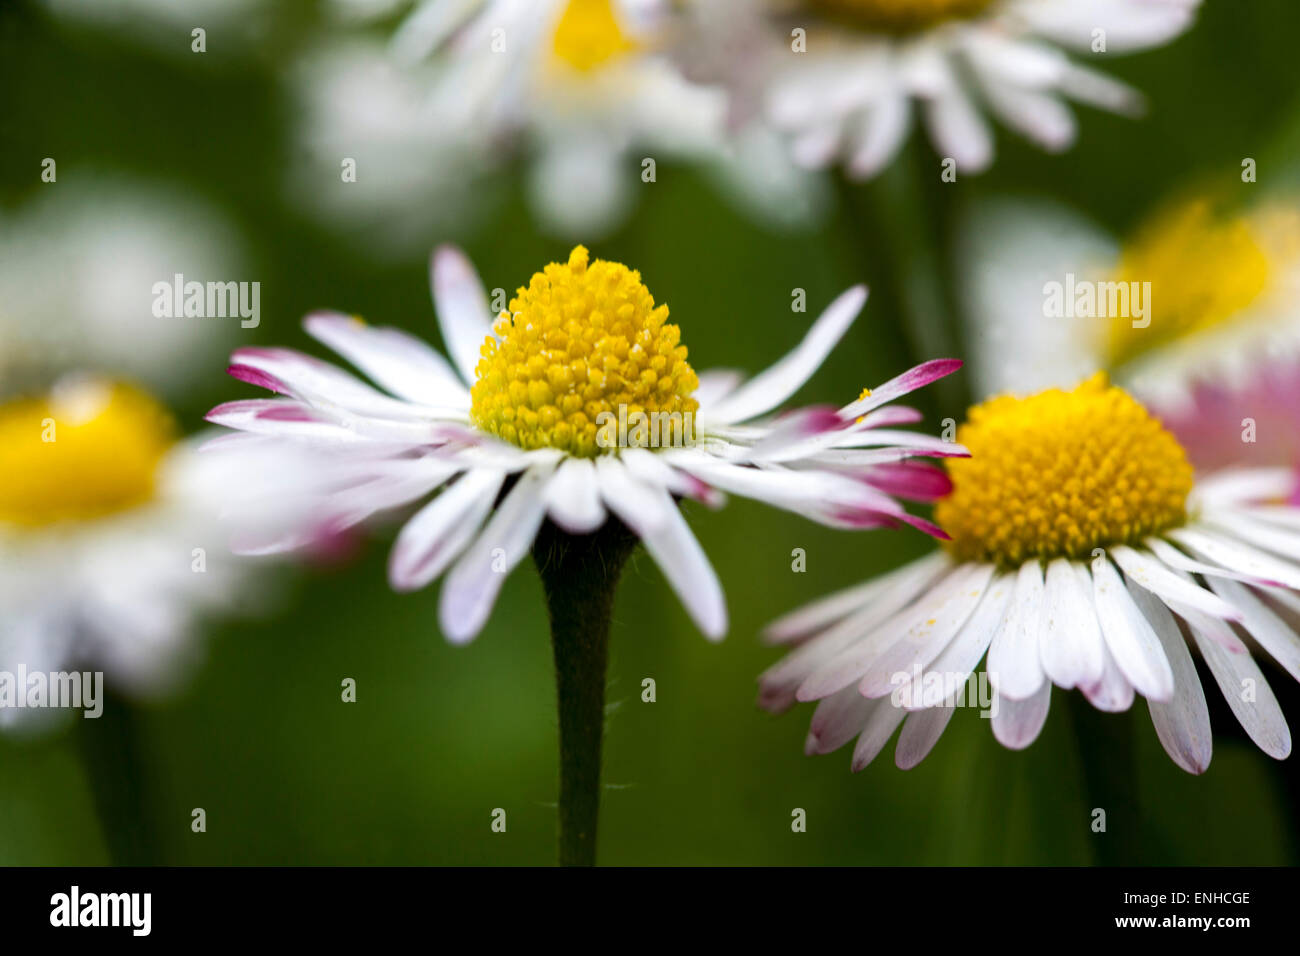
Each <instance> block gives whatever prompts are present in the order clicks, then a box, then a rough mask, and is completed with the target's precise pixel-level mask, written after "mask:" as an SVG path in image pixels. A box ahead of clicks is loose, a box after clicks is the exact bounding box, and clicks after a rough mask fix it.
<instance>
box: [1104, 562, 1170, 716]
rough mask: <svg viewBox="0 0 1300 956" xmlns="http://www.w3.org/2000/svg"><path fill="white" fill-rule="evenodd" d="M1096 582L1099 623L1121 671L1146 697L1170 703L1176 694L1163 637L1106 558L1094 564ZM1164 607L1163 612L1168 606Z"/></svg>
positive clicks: (1162, 607)
mask: <svg viewBox="0 0 1300 956" xmlns="http://www.w3.org/2000/svg"><path fill="white" fill-rule="evenodd" d="M1092 581H1093V601H1094V602H1095V604H1096V608H1097V621H1098V623H1100V624H1101V633H1102V636H1103V637H1105V639H1106V647H1107V649H1108V650H1109V651H1110V653H1111V655H1112V656H1113V657H1114V658H1115V663H1116V665H1117V666H1118V667H1119V669H1120V672H1121V673H1122V674H1123V675H1124V676H1125V677H1126V678H1127V679H1128V681H1129V683H1131V684H1132V685H1133V686H1134V688H1136V689H1137V691H1138V692H1139V693H1140V694H1142V695H1143V696H1144V697H1147V698H1148V699H1154V700H1161V701H1167V700H1169V699H1170V698H1171V697H1172V696H1173V693H1174V674H1173V671H1172V670H1170V666H1169V661H1168V660H1166V659H1165V655H1164V652H1163V651H1162V650H1161V647H1160V639H1159V637H1158V636H1157V635H1156V632H1155V631H1154V630H1153V629H1152V625H1151V624H1150V622H1148V621H1147V619H1146V618H1145V617H1144V616H1143V615H1142V612H1141V611H1139V610H1138V606H1137V605H1136V604H1134V603H1133V598H1132V597H1130V596H1129V592H1128V589H1127V588H1126V587H1125V586H1124V582H1123V581H1121V580H1120V577H1119V573H1118V572H1117V571H1116V570H1115V567H1114V565H1112V564H1111V563H1110V562H1109V561H1108V560H1106V559H1105V558H1104V557H1103V558H1099V559H1098V560H1096V561H1094V562H1093V565H1092ZM1157 603H1159V602H1157ZM1160 606H1161V609H1162V610H1163V609H1164V605H1163V604H1161V605H1160Z"/></svg>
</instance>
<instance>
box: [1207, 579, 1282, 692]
mask: <svg viewBox="0 0 1300 956" xmlns="http://www.w3.org/2000/svg"><path fill="white" fill-rule="evenodd" d="M1207 580H1208V583H1209V585H1210V587H1212V588H1214V590H1215V592H1216V593H1218V594H1219V596H1221V597H1222V598H1223V599H1224V600H1226V601H1231V602H1232V603H1233V605H1234V606H1235V607H1237V608H1239V609H1240V610H1241V615H1242V616H1241V626H1242V627H1244V628H1245V629H1246V633H1248V634H1249V635H1250V636H1251V637H1253V638H1254V639H1255V640H1256V642H1258V644H1259V646H1260V647H1262V648H1264V650H1266V651H1268V653H1269V655H1270V656H1271V657H1272V658H1273V660H1275V661H1277V662H1278V664H1280V665H1281V666H1282V668H1283V669H1284V670H1285V671H1286V672H1287V673H1288V674H1290V675H1291V676H1292V677H1294V678H1295V679H1296V680H1300V636H1297V635H1296V633H1295V632H1294V631H1293V630H1291V628H1290V627H1289V626H1288V625H1287V623H1286V622H1285V621H1283V620H1282V619H1281V618H1280V617H1278V616H1277V615H1276V614H1275V613H1273V610H1272V609H1271V608H1269V607H1268V606H1267V605H1265V604H1264V602H1263V601H1261V600H1260V599H1259V598H1258V597H1256V596H1255V594H1254V592H1252V591H1251V590H1250V589H1249V588H1247V587H1244V586H1242V585H1240V584H1238V583H1237V582H1235V581H1227V580H1224V579H1223V578H1209V579H1207Z"/></svg>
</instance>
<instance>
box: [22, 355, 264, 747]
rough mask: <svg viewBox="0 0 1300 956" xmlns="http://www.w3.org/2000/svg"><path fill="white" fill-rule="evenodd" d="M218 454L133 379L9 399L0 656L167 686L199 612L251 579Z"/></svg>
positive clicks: (224, 601) (135, 684)
mask: <svg viewBox="0 0 1300 956" xmlns="http://www.w3.org/2000/svg"><path fill="white" fill-rule="evenodd" d="M248 461H249V459H248V458H247V456H243V455H239V456H233V457H231V458H229V459H227V460H226V462H225V465H229V466H230V467H231V469H232V470H233V472H238V471H239V470H241V469H242V468H243V467H245V466H246V465H247V464H248ZM214 465H215V463H214V462H213V461H212V460H209V459H207V458H206V457H205V456H202V455H200V454H198V452H197V449H196V447H195V445H194V443H193V442H191V441H185V440H179V439H178V438H177V434H176V429H175V424H174V422H173V421H172V419H171V417H170V416H169V415H168V413H167V412H166V411H165V410H164V409H163V407H162V406H161V405H159V404H158V403H157V402H156V401H154V399H152V398H151V397H150V396H148V395H147V394H146V393H144V392H142V391H140V390H139V389H137V388H135V387H134V386H131V385H127V384H123V383H119V382H109V381H106V380H102V379H96V378H89V377H75V378H71V377H65V378H64V379H62V380H60V382H59V383H58V384H57V385H56V386H55V387H54V389H53V390H51V391H49V392H48V393H46V394H42V395H37V396H34V397H26V398H12V399H9V400H6V401H3V402H0V472H3V474H4V475H5V480H4V482H3V483H0V667H3V668H4V669H5V670H8V671H9V672H11V673H12V672H13V671H14V670H15V668H16V667H18V666H22V667H25V668H26V670H27V672H28V673H36V672H43V673H47V674H48V673H50V672H55V671H62V670H64V669H66V668H75V669H81V668H90V669H92V670H102V671H103V672H104V673H105V675H106V677H107V679H108V681H109V682H110V683H112V684H114V685H116V686H117V687H119V688H120V689H123V690H125V691H127V692H132V693H157V692H160V691H165V690H168V689H170V687H171V686H172V685H173V684H174V683H175V682H176V680H177V678H179V677H180V676H181V675H182V673H183V672H184V671H185V669H186V665H188V664H190V663H192V661H193V658H194V657H195V656H196V652H197V650H198V648H197V645H196V643H195V640H194V638H195V633H194V629H195V624H196V623H197V621H198V619H199V618H200V616H201V615H202V614H203V613H204V612H206V611H210V610H214V609H217V608H225V607H228V606H229V605H231V604H232V603H233V602H234V601H235V600H236V599H237V598H238V597H239V596H240V594H241V593H242V591H241V584H242V583H244V582H242V580H241V575H240V574H239V572H238V568H237V566H236V562H235V561H234V560H233V559H232V557H231V556H230V554H229V551H228V549H227V548H226V529H225V527H224V526H223V524H222V522H221V520H220V517H219V512H220V509H221V506H222V502H223V499H222V492H221V489H222V487H223V486H224V485H226V484H227V483H228V482H230V481H231V479H232V471H231V470H227V468H226V467H225V465H222V466H221V467H214ZM30 713H31V712H30V711H10V710H8V709H5V710H0V718H2V719H3V720H5V721H6V722H7V721H9V720H12V719H13V718H14V715H15V714H30Z"/></svg>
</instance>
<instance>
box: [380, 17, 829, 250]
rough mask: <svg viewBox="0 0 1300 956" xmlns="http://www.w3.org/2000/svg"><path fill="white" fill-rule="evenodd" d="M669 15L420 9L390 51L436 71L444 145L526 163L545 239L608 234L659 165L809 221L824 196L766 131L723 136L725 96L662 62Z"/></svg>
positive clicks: (788, 219) (759, 208)
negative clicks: (695, 167) (690, 167)
mask: <svg viewBox="0 0 1300 956" xmlns="http://www.w3.org/2000/svg"><path fill="white" fill-rule="evenodd" d="M665 10H666V5H665V4H664V3H662V2H659V0H528V2H520V0H451V2H443V0H426V2H422V3H418V4H417V5H416V6H415V9H414V10H413V12H412V13H411V14H410V15H409V16H408V17H407V18H406V19H405V20H404V22H403V23H402V25H401V27H400V28H399V29H398V31H397V33H396V34H395V35H394V38H393V43H392V47H393V51H394V54H395V56H396V57H397V58H398V59H399V60H400V61H401V62H403V63H408V64H410V63H418V62H424V61H426V60H427V61H428V62H429V63H430V64H431V65H432V66H433V67H434V68H435V69H436V70H437V72H438V78H437V81H436V82H435V83H434V84H432V85H431V87H430V90H431V94H432V105H431V107H430V108H431V109H432V110H433V112H434V114H435V115H436V116H438V117H439V119H438V121H437V126H438V128H439V129H440V130H441V131H443V132H444V133H449V134H452V135H456V136H461V137H465V138H468V139H470V140H478V141H480V142H482V141H487V142H490V143H491V144H492V145H493V147H494V149H495V150H496V155H497V156H498V157H506V156H509V155H512V154H517V153H519V152H523V153H524V154H525V155H526V156H527V157H528V175H527V186H528V193H529V196H530V198H531V201H532V204H533V206H534V208H535V209H536V210H537V212H538V214H539V216H540V218H541V219H542V221H543V224H544V225H545V226H546V227H547V228H548V229H549V230H551V231H554V232H557V233H560V234H563V235H566V236H572V235H578V234H581V235H583V236H586V237H591V236H597V237H598V236H600V235H602V234H604V233H607V232H608V231H609V230H611V229H612V228H614V227H615V226H616V225H617V224H618V223H619V222H620V221H621V219H622V218H623V217H624V215H625V214H626V213H627V211H628V210H629V209H630V208H631V207H632V205H633V203H634V200H635V198H636V195H637V191H638V190H640V189H652V188H653V185H652V184H653V182H655V181H657V177H658V175H659V171H658V164H659V163H661V162H664V161H668V160H677V161H687V162H692V163H697V164H703V165H704V167H705V168H706V169H708V170H709V171H710V172H711V174H712V175H714V176H715V177H717V178H719V179H721V180H722V181H723V182H724V183H725V184H726V188H727V193H728V195H729V196H731V197H732V198H735V199H737V200H738V201H739V204H740V205H742V206H743V207H745V208H747V209H750V210H753V211H755V212H757V213H758V214H759V215H760V216H762V217H764V218H766V219H767V220H768V221H770V222H773V223H776V224H780V225H789V224H795V225H798V224H803V223H806V222H808V221H810V220H812V219H815V218H816V217H817V216H819V215H820V214H821V213H822V212H823V211H824V208H825V199H824V196H823V188H824V187H822V186H821V184H819V183H818V182H817V181H816V180H815V179H813V178H810V177H809V176H807V174H805V173H802V172H801V171H799V170H796V169H794V168H792V167H791V165H790V163H789V162H788V160H787V159H786V157H785V156H784V155H783V154H782V153H781V152H780V151H777V150H774V149H772V148H771V144H770V142H769V141H768V140H767V138H766V136H765V134H764V132H763V131H762V130H761V129H747V130H733V129H729V128H728V127H727V124H726V118H727V95H726V93H725V92H724V91H723V90H722V89H721V88H719V87H716V86H706V85H702V84H699V83H694V82H691V81H689V80H687V79H686V78H684V77H683V76H682V74H681V72H680V70H679V69H678V68H677V66H676V65H675V63H674V62H673V61H672V60H671V59H670V57H669V56H668V55H667V54H666V52H665V46H664V39H665V33H664V13H665ZM733 134H735V135H733Z"/></svg>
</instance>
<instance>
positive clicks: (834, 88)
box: [680, 0, 1199, 178]
mask: <svg viewBox="0 0 1300 956" xmlns="http://www.w3.org/2000/svg"><path fill="white" fill-rule="evenodd" d="M1198 4H1199V0H1104V2H1098V0H765V2H754V0H693V2H691V3H688V4H687V5H686V8H687V14H688V16H687V21H688V22H687V25H686V26H684V27H683V29H682V30H681V33H680V36H681V37H683V47H682V56H683V57H684V58H685V59H686V61H687V62H688V64H689V65H688V72H690V73H691V74H692V75H699V76H701V77H717V78H725V80H726V82H727V84H728V86H729V87H730V88H731V89H732V91H733V96H734V100H733V102H734V105H735V106H736V108H738V109H741V110H746V111H749V112H753V113H758V114H761V115H763V116H764V117H765V118H766V119H767V120H768V121H770V122H771V123H772V124H773V125H774V126H775V127H777V128H778V129H780V130H782V131H784V132H785V133H787V134H788V135H789V137H790V141H791V149H792V152H793V155H794V157H795V158H796V159H797V161H798V162H799V163H801V164H802V165H804V166H808V167H822V166H826V165H829V164H830V163H832V162H835V161H837V160H838V161H841V162H843V164H844V167H845V169H846V170H847V172H848V173H849V175H850V176H853V177H855V178H868V177H870V176H874V175H875V174H876V173H878V172H879V171H880V170H881V169H882V168H884V166H885V165H887V164H888V163H889V161H890V160H891V159H892V158H893V156H894V155H895V153H897V152H898V150H899V148H900V147H901V145H902V143H903V142H904V140H905V139H906V137H907V135H908V133H909V130H910V128H911V124H912V113H913V107H914V105H915V106H916V107H917V109H918V110H919V112H920V116H921V120H922V122H923V124H924V125H925V128H926V131H927V133H928V134H929V137H930V139H931V141H932V142H933V143H934V147H935V150H936V151H937V152H938V153H939V154H940V155H941V156H943V157H950V158H952V159H954V160H955V161H956V164H957V166H958V168H959V169H961V170H962V171H964V172H971V173H975V172H979V171H981V170H983V169H985V168H987V167H988V165H989V164H990V163H991V162H992V160H993V152H994V150H993V134H992V132H991V130H990V127H989V124H988V122H987V121H986V119H985V117H984V112H985V111H987V112H989V113H991V114H992V115H993V116H995V117H996V118H997V119H998V120H1000V121H1001V122H1002V123H1004V124H1006V125H1007V126H1009V127H1010V128H1011V129H1013V130H1015V131H1016V132H1017V133H1019V134H1021V135H1022V136H1024V137H1026V138H1027V139H1029V140H1030V141H1032V142H1033V143H1035V144H1037V145H1038V146H1040V147H1041V148H1043V149H1046V150H1048V151H1051V152H1059V151H1061V150H1064V149H1067V148H1068V147H1069V146H1070V145H1071V144H1072V143H1073V142H1074V139H1075V136H1076V133H1077V128H1076V121H1075V119H1074V116H1073V114H1072V112H1071V111H1070V109H1069V107H1068V106H1067V105H1066V101H1067V100H1073V101H1075V102H1078V103H1083V104H1086V105H1089V106H1094V107H1098V108H1100V109H1104V110H1109V111H1111V112H1116V113H1123V114H1135V113H1139V112H1141V110H1142V108H1143V103H1142V98H1141V95H1140V94H1138V93H1137V92H1136V91H1134V90H1132V89H1130V88H1129V87H1128V86H1126V85H1125V84H1123V83H1121V82H1119V81H1117V80H1114V79H1112V78H1110V77H1108V76H1106V75H1104V74H1103V73H1101V72H1098V71H1097V70H1094V69H1093V68H1092V67H1091V66H1086V65H1084V64H1083V62H1082V59H1083V57H1085V56H1086V57H1087V58H1089V59H1092V60H1094V61H1095V60H1097V59H1101V58H1104V57H1105V56H1111V55H1116V54H1122V53H1126V52H1130V51H1134V50H1142V49H1146V48H1150V47H1153V46H1159V45H1161V44H1164V43H1167V42H1169V41H1170V40H1172V39H1173V38H1174V37H1176V36H1178V34H1180V33H1182V32H1183V31H1184V30H1186V29H1187V28H1188V27H1189V26H1190V25H1191V23H1192V20H1193V17H1194V14H1195V10H1196V7H1197V6H1198ZM1067 51H1071V52H1073V53H1075V54H1077V55H1076V56H1073V57H1072V56H1071V55H1069V53H1068V52H1067Z"/></svg>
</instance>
